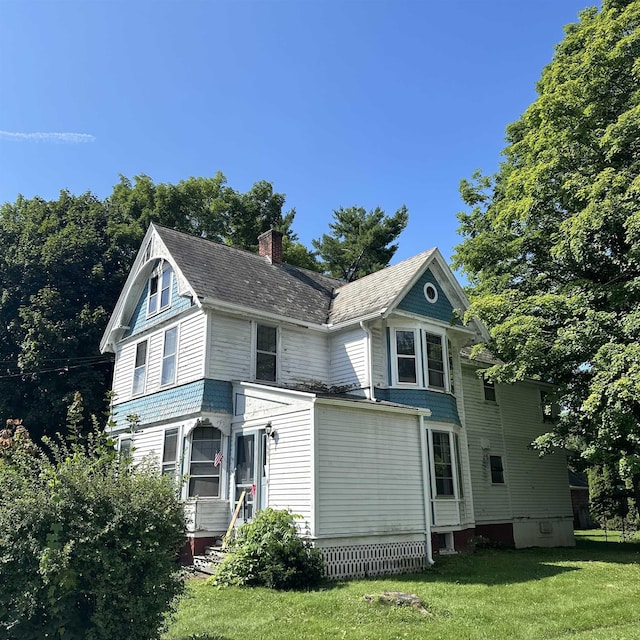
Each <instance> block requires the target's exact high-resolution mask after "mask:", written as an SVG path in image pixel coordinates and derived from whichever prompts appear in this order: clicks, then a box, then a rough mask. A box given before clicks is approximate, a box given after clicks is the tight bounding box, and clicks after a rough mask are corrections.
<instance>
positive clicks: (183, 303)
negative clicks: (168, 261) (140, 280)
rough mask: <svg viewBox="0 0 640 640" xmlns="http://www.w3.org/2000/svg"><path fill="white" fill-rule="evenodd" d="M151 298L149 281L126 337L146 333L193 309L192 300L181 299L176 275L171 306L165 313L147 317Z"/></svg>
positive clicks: (130, 322)
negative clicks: (164, 321) (149, 298)
mask: <svg viewBox="0 0 640 640" xmlns="http://www.w3.org/2000/svg"><path fill="white" fill-rule="evenodd" d="M148 297H149V281H148V280H147V284H146V285H145V287H144V291H143V292H142V295H141V296H140V299H139V300H138V304H136V308H135V309H134V311H133V314H132V316H131V319H130V320H129V329H128V330H127V332H126V334H125V337H128V336H131V335H134V334H136V333H140V332H141V331H144V330H145V329H147V328H148V327H151V326H153V325H155V324H159V323H160V322H162V321H163V320H166V319H167V318H172V317H173V316H176V315H178V314H179V313H181V312H182V311H184V310H185V309H189V307H191V304H192V302H191V300H190V299H189V298H185V297H181V296H179V295H178V282H177V278H176V277H175V274H174V276H173V278H172V283H171V306H170V307H169V308H168V309H165V310H164V311H160V312H159V313H156V314H154V315H152V316H149V317H147V298H148Z"/></svg>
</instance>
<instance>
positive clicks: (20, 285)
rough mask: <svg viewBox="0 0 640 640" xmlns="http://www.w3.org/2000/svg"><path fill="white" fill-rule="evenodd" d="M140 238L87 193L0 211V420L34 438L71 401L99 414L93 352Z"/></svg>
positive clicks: (105, 383) (106, 375)
mask: <svg viewBox="0 0 640 640" xmlns="http://www.w3.org/2000/svg"><path fill="white" fill-rule="evenodd" d="M141 237H142V236H141V230H136V229H132V228H131V225H130V224H128V222H127V221H123V220H121V219H119V218H118V217H117V216H111V215H110V214H109V212H108V209H107V207H106V206H105V205H104V203H103V202H102V201H100V200H99V199H98V198H96V197H95V196H94V195H92V194H90V193H85V194H83V195H80V196H74V195H71V194H70V193H68V192H67V191H62V192H61V193H60V197H59V198H58V200H55V201H50V202H47V201H45V200H42V199H41V198H33V199H26V198H23V197H22V196H19V197H18V199H17V200H16V202H15V203H13V204H5V205H3V206H2V207H0V246H1V247H2V252H0V362H1V364H0V367H1V368H0V412H4V414H5V415H20V416H23V417H24V419H25V422H27V424H31V425H33V431H34V435H38V434H41V433H42V432H44V431H45V430H46V426H49V427H51V428H52V429H53V430H54V431H55V430H56V429H59V428H60V427H61V425H62V424H64V419H65V412H66V407H67V406H68V404H69V403H70V402H71V400H72V397H73V393H74V391H80V392H81V393H82V395H83V396H84V398H85V402H86V405H87V412H88V413H95V414H101V413H102V412H103V411H104V409H105V393H106V390H107V389H108V388H109V384H110V382H111V372H112V364H111V362H110V361H109V360H110V359H109V358H108V357H107V358H105V357H103V356H101V355H100V353H99V351H98V343H99V341H100V337H101V335H102V331H103V329H104V326H105V325H106V322H107V318H108V315H109V313H110V312H111V310H112V308H113V306H114V304H115V300H116V299H117V296H118V294H119V292H120V289H121V287H122V285H123V283H124V280H125V278H126V275H127V272H128V268H129V265H130V264H131V263H132V261H133V256H134V255H135V251H136V250H137V245H138V244H139V242H140V240H141Z"/></svg>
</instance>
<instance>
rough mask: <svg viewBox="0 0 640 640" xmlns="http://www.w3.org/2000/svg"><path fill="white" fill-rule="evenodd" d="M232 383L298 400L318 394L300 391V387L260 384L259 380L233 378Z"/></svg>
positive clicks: (307, 398) (312, 397)
mask: <svg viewBox="0 0 640 640" xmlns="http://www.w3.org/2000/svg"><path fill="white" fill-rule="evenodd" d="M231 384H232V385H233V386H234V388H235V387H240V388H242V389H255V390H256V391H262V392H264V393H267V394H270V395H279V396H283V395H285V396H291V397H293V398H295V399H298V400H306V401H309V402H310V401H312V400H313V399H314V398H315V397H316V394H315V393H313V392H312V391H299V390H298V389H287V388H286V387H278V386H271V385H268V384H260V383H259V382H245V381H238V380H233V381H232V382H231Z"/></svg>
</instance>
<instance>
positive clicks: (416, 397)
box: [375, 389, 460, 425]
mask: <svg viewBox="0 0 640 640" xmlns="http://www.w3.org/2000/svg"><path fill="white" fill-rule="evenodd" d="M375 396H376V400H386V401H387V402H395V403H397V404H406V405H409V406H411V407H420V408H421V409H430V410H431V417H430V418H425V419H426V420H435V421H437V422H452V423H454V424H457V425H460V417H459V416H458V407H457V406H456V399H455V398H454V397H453V396H452V395H450V394H448V393H438V392H437V391H428V390H427V389H376V390H375Z"/></svg>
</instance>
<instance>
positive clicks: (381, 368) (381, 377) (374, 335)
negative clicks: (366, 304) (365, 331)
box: [371, 326, 387, 387]
mask: <svg viewBox="0 0 640 640" xmlns="http://www.w3.org/2000/svg"><path fill="white" fill-rule="evenodd" d="M384 336H385V332H384V330H383V329H382V327H377V326H376V327H371V341H372V351H373V353H372V358H371V362H372V368H373V374H372V375H373V386H374V387H381V386H383V385H385V384H386V380H387V358H386V355H385V353H386V350H387V345H386V344H385V339H384Z"/></svg>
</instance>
